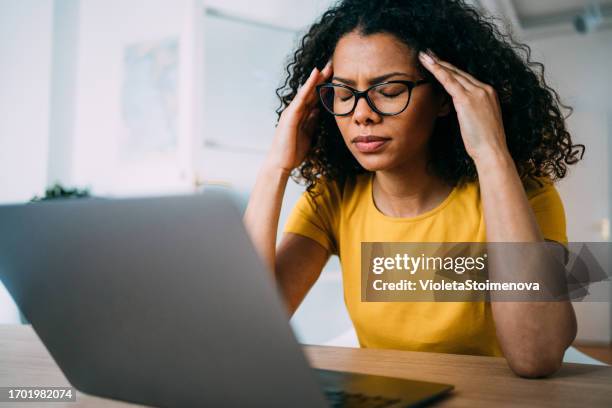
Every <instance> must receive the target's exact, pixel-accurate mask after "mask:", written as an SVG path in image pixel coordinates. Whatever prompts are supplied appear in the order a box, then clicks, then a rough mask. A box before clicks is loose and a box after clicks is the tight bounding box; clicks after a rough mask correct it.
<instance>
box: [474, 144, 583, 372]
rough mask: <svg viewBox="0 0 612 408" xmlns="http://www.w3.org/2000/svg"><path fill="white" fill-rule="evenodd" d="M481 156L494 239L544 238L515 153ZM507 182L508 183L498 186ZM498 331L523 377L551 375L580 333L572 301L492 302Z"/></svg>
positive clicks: (489, 226)
mask: <svg viewBox="0 0 612 408" xmlns="http://www.w3.org/2000/svg"><path fill="white" fill-rule="evenodd" d="M483 157H486V158H483V159H481V160H479V161H477V162H476V169H477V171H478V179H479V182H480V189H481V192H482V203H483V208H484V216H485V220H486V230H487V240H488V241H491V242H542V241H543V240H544V239H543V237H542V233H541V231H540V228H539V227H538V224H537V222H536V219H535V216H534V214H533V211H532V209H531V207H530V205H529V202H528V201H527V197H526V195H525V190H524V188H523V185H522V183H521V180H520V179H519V176H518V173H517V171H516V168H515V166H514V162H513V161H512V158H511V157H510V156H509V154H507V153H501V154H496V153H490V154H488V155H486V156H483ZM499 186H504V188H499ZM491 307H492V310H493V318H494V319H495V327H496V330H497V337H498V339H499V341H500V345H501V347H502V350H503V351H504V355H505V356H506V359H507V361H508V364H509V365H510V367H511V368H512V370H513V371H514V372H516V373H517V374H518V375H521V376H524V377H540V376H545V375H550V374H552V373H554V372H555V371H557V370H558V369H559V367H560V366H561V363H562V360H563V355H564V353H565V350H566V349H567V347H569V346H570V345H571V343H572V342H573V340H574V338H575V336H576V330H577V325H576V316H575V314H574V309H573V307H572V304H571V302H569V301H559V302H492V304H491Z"/></svg>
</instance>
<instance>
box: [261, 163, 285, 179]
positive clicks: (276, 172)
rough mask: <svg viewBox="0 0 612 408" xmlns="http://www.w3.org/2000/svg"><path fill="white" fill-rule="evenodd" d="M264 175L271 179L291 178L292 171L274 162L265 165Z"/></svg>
mask: <svg viewBox="0 0 612 408" xmlns="http://www.w3.org/2000/svg"><path fill="white" fill-rule="evenodd" d="M261 171H262V173H264V174H265V175H266V176H267V177H271V178H281V179H283V178H287V179H288V178H289V176H290V175H291V169H287V168H284V167H282V166H279V165H278V164H276V163H274V162H266V163H264V165H263V167H262V169H261Z"/></svg>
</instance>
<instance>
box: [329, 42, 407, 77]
mask: <svg viewBox="0 0 612 408" xmlns="http://www.w3.org/2000/svg"><path fill="white" fill-rule="evenodd" d="M332 61H333V67H334V74H338V75H341V76H342V75H343V74H344V75H356V74H357V73H364V74H368V73H371V74H380V73H381V72H382V71H395V70H398V71H405V72H408V73H415V72H416V71H417V69H416V59H415V56H414V54H413V52H412V50H411V49H410V48H409V47H408V46H407V45H406V44H404V43H403V42H401V41H400V40H399V39H398V38H397V37H395V36H393V35H392V34H388V33H376V34H371V35H367V36H364V35H361V34H359V33H357V32H351V33H349V34H347V35H345V36H343V37H342V38H341V39H340V40H339V41H338V44H337V45H336V49H335V50H334V55H333V60H332Z"/></svg>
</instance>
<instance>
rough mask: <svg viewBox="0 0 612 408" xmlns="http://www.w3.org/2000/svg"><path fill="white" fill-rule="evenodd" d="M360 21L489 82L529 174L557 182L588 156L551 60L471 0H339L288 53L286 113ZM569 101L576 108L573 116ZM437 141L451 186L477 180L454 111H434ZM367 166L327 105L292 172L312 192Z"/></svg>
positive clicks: (367, 30) (282, 91) (440, 169)
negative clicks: (322, 182)
mask: <svg viewBox="0 0 612 408" xmlns="http://www.w3.org/2000/svg"><path fill="white" fill-rule="evenodd" d="M355 30H357V31H358V32H360V34H362V35H370V34H375V33H389V34H392V35H394V36H395V37H397V38H398V39H399V40H401V41H402V42H403V43H405V44H406V45H407V46H408V47H409V48H410V49H411V50H412V51H413V52H419V51H422V50H423V51H424V50H426V49H431V50H432V51H433V52H434V53H435V54H437V55H438V56H439V57H440V58H441V59H443V60H446V61H448V62H450V63H452V64H453V65H455V66H456V67H458V68H460V69H462V70H464V71H466V72H468V73H470V74H472V75H473V76H474V77H475V78H477V79H479V80H480V81H482V82H484V83H487V84H489V85H491V86H492V87H493V88H494V89H495V90H496V92H497V95H498V98H499V101H500V105H501V110H502V117H503V123H504V128H505V133H506V140H507V145H508V150H509V152H510V155H511V156H512V158H513V160H514V162H515V164H516V167H517V170H518V172H519V175H520V177H521V178H522V179H523V178H524V177H526V176H528V177H530V178H532V179H534V180H537V181H538V183H539V184H540V185H541V182H540V181H539V179H540V178H542V177H546V176H547V177H548V178H550V179H551V180H553V181H556V180H558V179H561V178H563V177H565V175H566V173H567V165H571V164H575V163H577V162H578V161H579V160H580V159H582V156H583V154H584V145H581V144H573V143H572V140H571V137H570V134H569V133H568V131H567V129H566V126H565V119H566V118H567V117H568V116H569V115H570V114H571V113H572V108H571V107H569V106H566V105H564V104H562V103H561V101H560V99H559V95H558V94H557V92H556V91H555V90H554V89H552V88H551V87H549V86H548V85H547V84H546V81H545V80H544V65H543V64H541V63H539V62H533V61H531V59H530V57H531V49H530V47H529V46H528V45H526V44H521V43H517V42H516V41H515V40H514V39H513V38H512V35H511V33H502V31H501V30H499V29H498V28H497V26H496V25H495V19H494V18H492V17H485V16H483V15H481V14H480V13H479V11H478V10H477V9H475V8H474V7H472V6H470V5H468V4H466V3H465V2H464V1H463V0H381V1H372V0H344V1H341V2H340V3H338V4H336V5H334V6H332V7H331V8H330V9H328V10H327V11H326V12H325V13H323V15H322V16H321V17H320V18H319V19H318V20H317V21H316V22H315V23H314V24H313V25H312V26H311V27H310V28H309V29H308V31H307V32H306V34H304V35H303V37H302V38H301V40H300V41H299V43H298V47H297V50H296V51H295V52H294V53H293V54H292V55H291V56H290V57H289V60H288V61H287V65H286V74H287V76H286V79H285V81H284V83H283V84H282V85H281V86H280V87H279V88H278V89H276V95H277V96H278V98H279V99H280V107H279V108H278V109H277V110H276V113H277V114H278V118H279V119H280V115H281V113H282V112H283V110H284V109H285V108H286V107H287V106H288V105H289V103H290V102H291V101H292V100H293V98H294V97H295V95H296V93H297V90H298V87H299V86H300V85H301V84H303V83H304V82H305V81H306V79H307V78H308V76H309V74H310V72H311V71H312V69H313V68H314V67H315V66H316V67H318V68H319V69H322V68H323V66H324V65H325V64H326V62H327V61H328V60H329V59H330V58H331V56H332V55H333V53H334V50H335V47H336V45H337V43H338V41H339V40H340V38H341V37H343V36H344V35H346V34H348V33H350V32H352V31H355ZM417 68H418V69H419V71H420V73H421V74H422V75H423V76H424V77H425V78H428V79H430V80H431V81H432V82H433V84H434V87H435V89H436V90H437V91H438V92H443V93H445V90H444V88H443V87H442V85H440V83H439V82H437V80H436V79H435V78H434V77H433V76H432V75H431V73H430V72H429V71H428V70H427V69H425V68H424V67H423V66H422V65H420V63H419V62H417ZM561 108H564V109H566V110H567V111H568V115H567V116H566V117H564V116H563V115H562V113H561ZM321 112H324V110H323V109H321ZM277 123H278V122H277ZM449 135H450V137H449ZM429 143H430V145H429V148H430V151H431V158H430V161H429V164H428V168H429V169H430V170H433V171H434V172H435V174H437V175H438V176H440V177H441V178H443V179H444V180H445V181H446V182H448V183H449V184H451V185H455V184H457V183H463V182H467V181H474V180H477V173H476V167H475V164H474V162H473V160H472V159H471V158H470V156H469V155H468V154H467V152H466V150H465V146H464V144H463V141H462V138H461V134H460V130H459V123H458V120H457V115H456V112H454V110H452V111H451V113H450V114H448V115H446V116H444V117H439V118H437V119H436V123H435V125H434V130H433V134H432V135H431V137H430V139H429ZM364 172H366V170H365V169H364V168H363V167H362V166H361V165H360V164H359V163H358V162H357V160H356V159H355V157H354V156H353V155H352V154H351V152H350V151H349V149H348V148H347V147H346V145H345V144H344V141H343V139H342V136H341V134H340V131H339V129H338V126H337V125H336V122H335V119H334V117H333V115H327V114H322V115H320V120H319V121H318V123H317V125H316V128H315V131H314V135H313V139H312V142H311V146H310V149H309V151H308V153H307V154H306V157H305V159H304V161H303V162H302V163H301V165H300V166H299V167H298V168H297V169H295V170H294V171H293V173H292V176H293V178H294V180H295V181H297V182H304V181H305V184H306V186H307V191H308V192H309V193H311V194H312V192H313V190H314V187H315V186H316V184H317V180H318V179H319V178H321V177H325V178H326V179H328V180H333V181H343V180H345V179H346V178H347V177H350V176H355V175H357V174H359V173H364Z"/></svg>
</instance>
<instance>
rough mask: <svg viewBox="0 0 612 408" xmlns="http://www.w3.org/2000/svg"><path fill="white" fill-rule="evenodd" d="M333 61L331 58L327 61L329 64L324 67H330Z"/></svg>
mask: <svg viewBox="0 0 612 408" xmlns="http://www.w3.org/2000/svg"><path fill="white" fill-rule="evenodd" d="M331 62H332V61H331V60H329V61H327V64H325V68H323V69H327V68H329V67H330V66H331Z"/></svg>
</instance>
